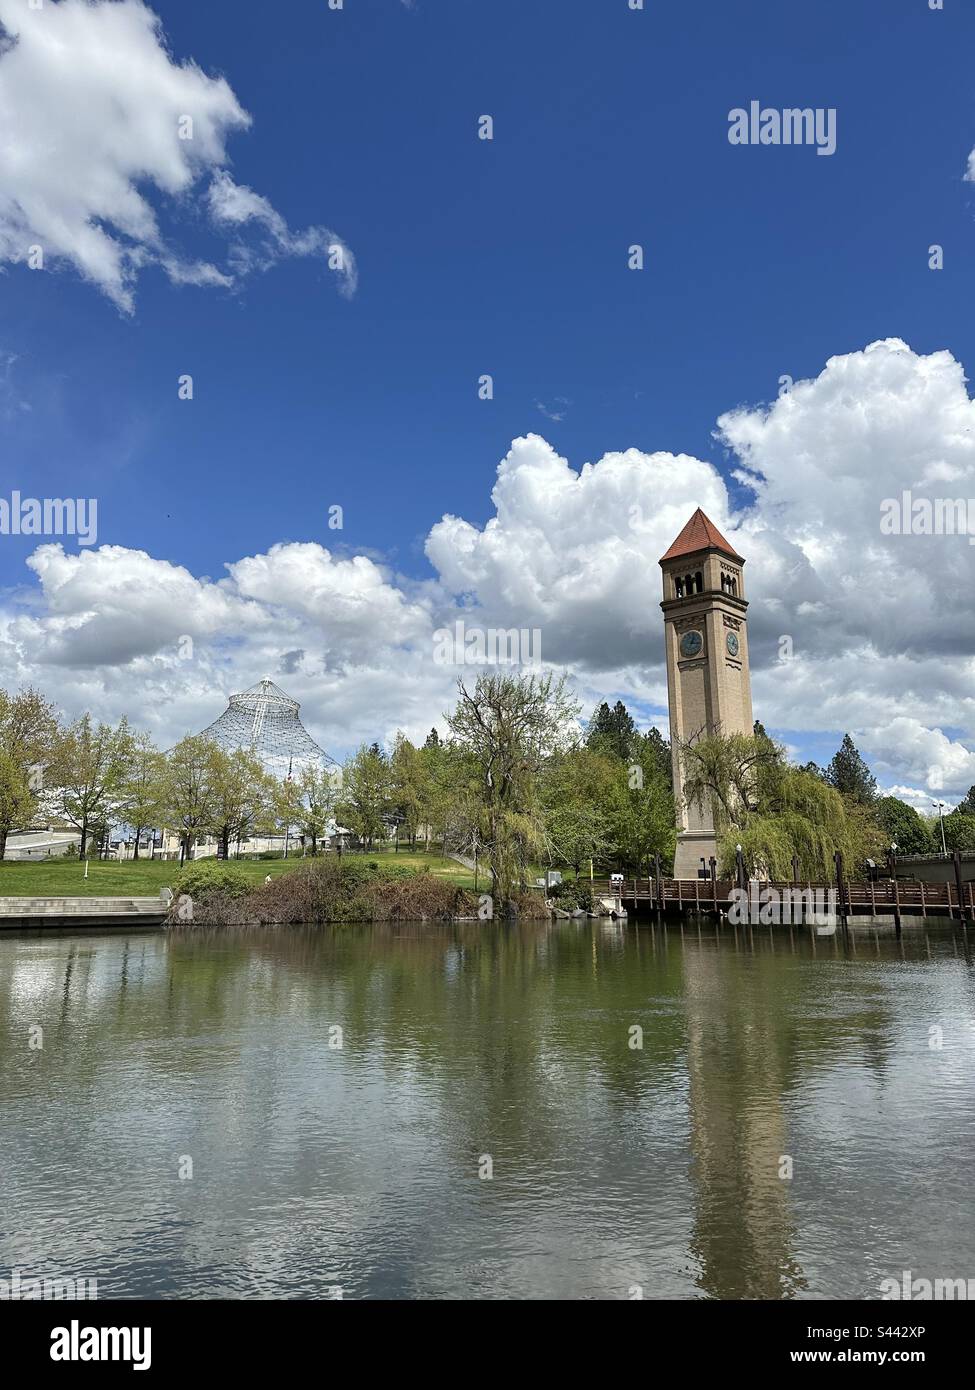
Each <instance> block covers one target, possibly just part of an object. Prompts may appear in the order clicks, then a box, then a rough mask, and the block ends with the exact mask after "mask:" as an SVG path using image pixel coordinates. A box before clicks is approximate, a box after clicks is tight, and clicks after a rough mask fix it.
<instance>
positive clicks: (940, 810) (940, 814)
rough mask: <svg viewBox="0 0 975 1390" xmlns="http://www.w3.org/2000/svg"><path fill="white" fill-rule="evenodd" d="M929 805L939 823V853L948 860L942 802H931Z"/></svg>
mask: <svg viewBox="0 0 975 1390" xmlns="http://www.w3.org/2000/svg"><path fill="white" fill-rule="evenodd" d="M931 805H932V806H933V807H934V809H935V810H936V811H937V813H938V820H939V821H940V823H941V853H942V854H943V855H944V857H945V858H946V859H947V858H948V846H947V845H946V844H945V804H944V802H943V801H932V802H931Z"/></svg>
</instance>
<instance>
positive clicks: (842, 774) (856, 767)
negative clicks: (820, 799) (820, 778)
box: [826, 734, 877, 806]
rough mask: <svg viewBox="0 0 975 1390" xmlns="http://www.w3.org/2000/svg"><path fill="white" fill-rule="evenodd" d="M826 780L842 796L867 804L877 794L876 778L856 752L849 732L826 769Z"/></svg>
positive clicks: (844, 736)
mask: <svg viewBox="0 0 975 1390" xmlns="http://www.w3.org/2000/svg"><path fill="white" fill-rule="evenodd" d="M826 781H827V782H828V783H829V785H830V786H831V787H835V788H836V790H837V791H838V792H840V793H841V794H842V795H843V796H849V797H851V798H852V800H854V801H859V802H860V803H861V804H862V805H864V806H868V805H869V804H870V803H871V802H872V801H874V800H875V799H876V796H877V779H876V778H875V777H874V775H873V773H872V772H871V771H870V769H869V768H868V767H867V765H866V763H865V762H864V761H863V759H862V758H861V757H860V754H859V753H858V752H857V748H856V744H855V743H854V742H853V740H852V738H850V735H849V734H844V735H843V742H842V743H841V744H840V747H839V750H838V752H837V753H836V755H835V756H834V758H833V761H832V762H831V763H830V765H829V767H828V768H827V769H826Z"/></svg>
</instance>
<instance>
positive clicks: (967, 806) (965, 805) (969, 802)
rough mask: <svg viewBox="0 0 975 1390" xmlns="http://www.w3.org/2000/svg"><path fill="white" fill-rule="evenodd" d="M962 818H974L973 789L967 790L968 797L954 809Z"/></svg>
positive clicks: (974, 788) (974, 795)
mask: <svg viewBox="0 0 975 1390" xmlns="http://www.w3.org/2000/svg"><path fill="white" fill-rule="evenodd" d="M955 810H956V811H960V812H961V814H962V815H963V816H975V787H969V788H968V795H967V796H966V797H965V799H964V801H960V802H959V803H958V805H957V806H956V807H955Z"/></svg>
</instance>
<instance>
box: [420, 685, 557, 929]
mask: <svg viewBox="0 0 975 1390" xmlns="http://www.w3.org/2000/svg"><path fill="white" fill-rule="evenodd" d="M458 692H459V696H460V698H459V700H458V703H457V706H456V708H455V709H454V711H453V713H452V714H451V715H450V716H449V717H448V720H447V722H448V724H449V726H450V729H451V732H452V733H453V734H454V737H455V739H456V740H457V741H458V743H460V745H461V746H462V748H464V749H465V750H466V751H467V752H468V753H469V754H470V756H471V759H472V763H473V767H474V769H475V783H474V785H475V786H476V788H477V794H478V797H479V799H480V805H481V809H482V818H483V825H484V832H485V843H486V847H487V851H488V857H489V861H490V867H491V877H492V883H493V888H492V897H493V901H494V911H495V913H496V914H498V915H505V916H510V915H511V913H512V911H513V907H512V901H513V898H514V895H515V892H516V891H517V889H518V887H519V886H520V885H521V884H522V883H523V882H524V880H525V877H526V874H527V870H528V867H529V864H530V863H531V861H532V858H533V856H535V855H537V854H538V853H539V852H540V851H542V850H543V849H544V845H545V826H544V814H543V808H542V803H541V796H540V786H539V779H540V773H541V771H542V768H543V766H544V764H545V762H546V760H547V758H549V757H550V756H551V755H552V754H553V753H554V752H556V751H557V750H558V749H559V748H561V747H564V746H565V743H566V741H567V735H568V729H569V726H570V724H571V722H572V721H573V720H574V718H575V716H576V715H577V713H578V706H577V705H575V704H574V703H573V702H572V701H571V700H570V699H569V697H568V695H567V694H566V690H565V677H564V676H563V677H562V678H561V679H560V680H559V681H558V682H555V681H554V680H553V678H552V676H548V675H547V676H536V675H534V674H533V675H530V676H516V675H509V674H505V673H500V672H499V673H482V674H481V675H479V676H478V678H477V682H476V684H475V686H474V689H473V690H468V688H467V686H466V685H465V684H464V682H463V680H461V681H459V682H458Z"/></svg>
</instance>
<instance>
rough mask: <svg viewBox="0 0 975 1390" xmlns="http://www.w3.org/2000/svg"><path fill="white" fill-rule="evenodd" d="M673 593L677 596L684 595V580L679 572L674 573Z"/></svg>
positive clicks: (681, 596)
mask: <svg viewBox="0 0 975 1390" xmlns="http://www.w3.org/2000/svg"><path fill="white" fill-rule="evenodd" d="M674 594H675V595H676V597H677V598H683V597H684V581H683V579H681V577H680V575H679V574H676V575H674Z"/></svg>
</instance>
